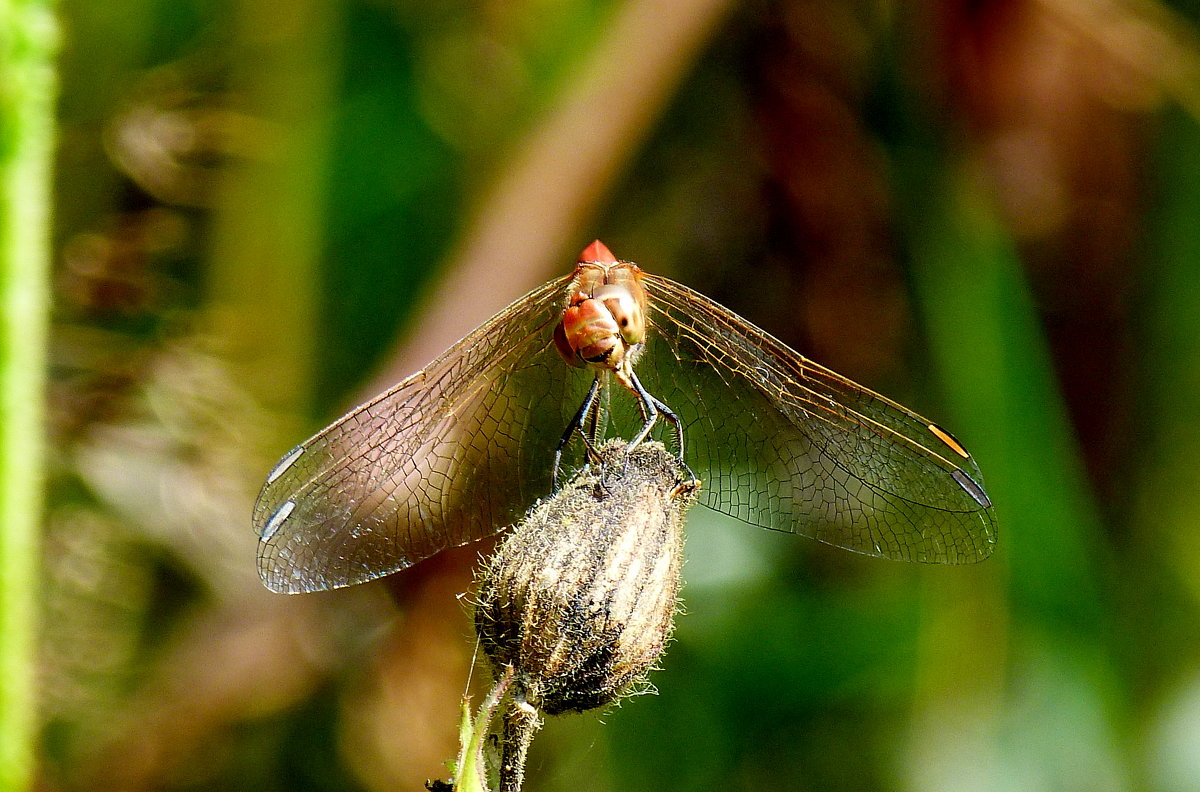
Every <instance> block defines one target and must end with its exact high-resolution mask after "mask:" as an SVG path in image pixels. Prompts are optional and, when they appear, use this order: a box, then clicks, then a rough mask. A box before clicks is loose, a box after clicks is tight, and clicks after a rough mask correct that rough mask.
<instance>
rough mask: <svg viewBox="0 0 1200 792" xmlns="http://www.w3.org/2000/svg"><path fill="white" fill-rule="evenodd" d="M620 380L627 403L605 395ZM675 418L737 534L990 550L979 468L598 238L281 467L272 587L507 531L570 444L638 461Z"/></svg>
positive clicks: (315, 586) (955, 556)
mask: <svg viewBox="0 0 1200 792" xmlns="http://www.w3.org/2000/svg"><path fill="white" fill-rule="evenodd" d="M564 361H566V363H567V364H570V365H564ZM610 381H616V382H617V383H619V384H620V385H622V386H623V389H624V390H627V391H629V392H630V393H631V394H632V395H633V398H632V399H631V398H627V397H626V396H625V395H622V394H616V395H613V396H612V397H611V398H608V397H607V388H608V384H609V382H610ZM618 396H620V398H618ZM580 405H582V406H580ZM660 414H661V415H663V416H664V417H665V418H667V420H668V422H669V423H670V424H671V426H670V427H669V431H671V432H672V433H673V435H674V438H673V440H674V443H675V448H676V449H677V450H678V454H679V459H680V461H681V462H683V463H684V465H685V467H686V468H690V470H691V471H694V473H695V475H696V476H697V477H698V478H699V479H700V480H701V481H703V488H702V491H701V494H700V501H701V502H702V503H704V504H705V505H707V506H709V507H710V508H713V509H715V510H717V511H720V512H723V513H725V514H728V515H730V516H732V517H735V518H737V519H740V520H743V521H745V522H748V523H751V524H754V525H759V526H763V527H766V528H773V529H777V530H782V531H789V532H793V533H799V534H802V535H804V536H808V537H811V538H814V539H818V540H820V541H822V542H826V543H828V544H832V545H836V546H838V547H843V548H846V549H849V550H853V551H855V552H860V553H866V554H868V555H874V556H880V557H884V558H894V559H901V560H909V561H921V562H928V563H971V562H975V561H980V560H982V559H984V558H986V557H987V556H988V555H990V554H991V552H992V549H993V547H994V545H995V541H996V524H995V515H994V511H993V508H992V504H991V501H990V499H989V498H988V495H987V493H986V491H985V490H984V488H983V483H982V477H981V475H980V473H979V468H978V466H977V465H976V463H975V460H974V459H973V458H972V457H971V455H970V454H969V453H968V452H967V451H966V449H965V448H964V447H963V446H962V445H961V444H960V443H959V442H958V441H957V440H955V439H954V438H953V437H952V436H951V435H950V434H949V432H947V431H946V430H944V429H942V428H940V427H939V426H938V425H936V424H934V423H932V422H930V421H929V420H928V419H926V418H923V417H921V416H920V415H918V414H916V413H914V412H913V411H911V410H909V409H907V408H905V407H903V406H901V405H900V404H897V403H896V402H894V401H891V400H890V399H887V398H886V397H883V396H880V395H878V394H876V393H873V392H871V391H870V390H868V389H866V388H864V387H862V386H860V385H857V384H856V383H854V382H851V381H850V380H848V379H846V378H845V377H842V376H841V375H839V374H837V373H835V372H833V371H831V370H829V369H827V368H824V367H823V366H821V365H819V364H817V363H815V362H813V361H811V360H809V359H807V358H805V357H804V356H802V355H801V354H799V353H798V352H796V351H795V350H793V349H791V348H790V347H788V346H787V345H785V344H783V343H782V342H781V341H779V340H778V339H776V338H774V337H773V336H771V335H770V334H769V333H767V332H765V331H764V330H762V329H760V328H758V327H755V326H754V325H752V324H751V323H749V322H747V321H746V320H745V319H742V318H741V317H739V316H738V315H736V314H734V313H733V312H732V311H729V310H728V309H727V308H724V307H723V306H720V305H718V304H717V303H715V302H713V301H712V300H710V299H708V298H707V297H705V296H703V295H701V294H699V293H697V292H695V291H692V290H691V289H689V288H687V287H686V286H683V285H681V284H679V283H676V282H674V281H672V280H669V279H667V278H663V277H659V276H656V275H653V274H650V273H647V272H644V271H642V270H641V269H639V268H638V267H637V266H636V265H635V264H632V263H630V262H625V261H619V260H617V259H616V257H615V256H613V254H612V253H611V252H610V251H609V250H608V248H606V247H605V246H604V245H603V244H602V243H600V242H598V241H597V242H595V243H593V244H592V245H589V246H588V247H587V248H586V249H585V250H584V252H583V254H582V255H581V256H580V261H579V263H578V265H577V266H576V268H575V270H574V272H572V274H571V275H570V276H568V277H565V278H560V279H557V280H553V281H550V282H549V283H546V284H544V285H542V286H540V287H538V288H537V289H534V290H533V291H531V292H530V293H529V294H527V295H525V296H524V297H522V298H521V299H519V300H517V301H516V302H514V303H512V304H511V305H509V306H508V307H507V308H505V309H504V310H503V311H502V312H500V313H499V314H497V315H496V316H494V317H493V318H492V319H490V320H489V321H488V322H486V323H484V324H483V325H481V326H480V327H479V328H477V329H476V330H474V331H473V332H472V333H470V334H469V335H468V336H467V337H466V338H464V339H462V340H461V341H459V342H458V343H456V344H455V345H454V346H452V347H451V348H450V349H448V350H447V351H446V352H445V353H443V354H442V355H441V356H440V357H439V358H438V359H437V360H435V361H433V362H432V363H431V364H430V365H429V366H428V367H426V368H425V369H424V370H422V371H419V372H417V373H416V374H414V375H412V376H411V377H409V378H408V379H406V380H404V381H403V382H401V383H399V384H398V385H396V386H395V387H394V388H392V389H391V390H389V391H387V392H386V393H383V394H381V395H379V396H378V397H376V398H375V399H373V400H372V401H370V402H368V403H367V404H364V405H362V406H360V407H358V408H356V409H355V410H353V411H351V412H350V413H349V414H347V415H346V416H343V417H342V418H341V419H339V420H338V421H336V422H335V423H333V424H332V425H330V426H329V427H327V428H326V429H324V430H322V431H321V432H319V433H317V434H316V435H314V436H313V437H312V438H310V439H309V440H308V441H306V442H304V443H302V444H301V445H299V446H297V447H295V448H294V449H292V450H291V451H289V452H288V453H287V454H285V455H284V457H283V458H282V459H281V460H280V462H279V463H278V464H277V465H276V466H275V467H274V468H273V469H272V471H271V473H270V474H269V475H268V478H267V482H266V484H265V485H264V487H263V489H262V492H261V494H260V495H259V498H258V501H257V503H256V504H255V509H254V524H255V527H256V529H257V530H258V533H259V536H260V542H259V571H260V573H261V575H262V577H263V581H264V583H266V585H267V586H268V587H269V588H271V589H273V590H276V591H283V592H299V591H317V590H322V589H328V588H336V587H339V586H345V585H350V584H353V583H359V582H362V581H365V580H370V579H372V578H376V577H379V576H382V575H386V574H388V573H390V572H395V571H396V570H398V569H403V568H405V567H407V566H411V565H412V564H414V563H416V562H418V561H420V560H421V559H423V558H426V557H428V556H430V555H432V554H434V553H436V552H438V551H439V550H441V549H444V548H447V547H453V546H457V545H461V544H465V543H467V542H470V541H474V540H477V539H480V538H483V537H485V536H489V535H492V534H494V533H496V532H497V531H499V530H502V529H503V528H505V527H506V526H508V525H512V524H514V523H515V522H517V521H518V520H519V519H520V518H521V517H522V515H524V514H525V512H526V510H527V509H529V507H530V506H531V505H532V504H533V503H534V502H535V501H536V500H538V499H539V498H544V497H546V496H547V495H548V494H549V493H550V491H551V482H552V481H553V480H554V477H555V474H556V472H557V470H558V468H559V457H560V455H562V454H563V452H564V447H565V446H567V442H568V440H569V439H570V438H571V437H572V436H573V434H574V433H575V432H578V433H579V434H580V435H582V437H583V439H584V441H585V445H586V446H588V447H589V448H591V447H594V446H595V445H597V444H598V443H600V442H601V441H602V440H604V439H607V438H613V437H624V438H627V439H630V441H631V442H630V443H629V448H631V449H632V448H633V447H635V446H637V445H638V444H640V443H641V442H642V441H644V440H646V439H650V438H653V437H654V436H655V433H656V432H658V431H659V430H658V428H657V426H658V424H656V422H655V419H656V418H657V416H658V415H660ZM564 427H566V429H567V431H566V432H564ZM685 437H686V439H687V447H686V449H685V448H684V447H683V440H684V438H685ZM567 451H568V457H571V458H574V459H575V460H576V462H577V463H582V462H583V461H584V459H586V458H584V459H579V458H575V457H572V456H571V455H573V454H575V453H576V452H574V451H572V450H571V449H570V448H567Z"/></svg>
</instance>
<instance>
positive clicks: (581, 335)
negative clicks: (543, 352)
mask: <svg viewBox="0 0 1200 792" xmlns="http://www.w3.org/2000/svg"><path fill="white" fill-rule="evenodd" d="M584 256H597V257H599V258H597V259H595V260H593V259H590V258H589V259H585V258H584ZM645 340H646V290H645V289H644V288H643V287H642V271H641V269H639V268H638V266H637V265H636V264H633V263H630V262H628V261H617V260H616V258H614V257H613V255H612V253H611V252H609V250H608V248H607V247H604V245H603V244H602V243H601V242H599V241H596V242H593V243H592V244H591V245H590V246H589V247H588V248H587V249H586V250H584V252H583V254H582V255H581V256H580V260H579V264H578V266H576V268H575V276H574V281H573V286H572V294H571V298H570V302H569V303H568V304H567V309H566V310H565V311H563V318H562V321H561V322H559V323H558V324H557V325H555V327H554V343H555V345H556V346H557V348H558V351H559V354H561V355H562V356H563V359H564V360H566V361H567V363H569V364H570V365H572V366H577V367H583V366H585V365H588V366H592V367H593V368H596V369H599V370H610V371H619V370H622V368H623V367H624V366H625V360H626V358H627V357H630V356H631V355H632V354H634V350H635V349H636V348H637V346H638V345H639V344H641V343H642V342H644V341H645ZM632 363H633V361H632V360H630V363H629V365H630V367H631V366H632Z"/></svg>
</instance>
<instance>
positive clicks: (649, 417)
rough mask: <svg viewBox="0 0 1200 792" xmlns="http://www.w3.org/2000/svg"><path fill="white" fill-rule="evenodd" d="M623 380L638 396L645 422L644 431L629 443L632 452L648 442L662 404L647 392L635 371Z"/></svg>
mask: <svg viewBox="0 0 1200 792" xmlns="http://www.w3.org/2000/svg"><path fill="white" fill-rule="evenodd" d="M623 379H624V381H623V382H622V384H624V385H626V386H627V387H628V388H629V389H630V390H631V391H633V395H635V396H637V400H638V409H640V410H641V413H642V420H643V421H644V423H643V424H642V431H640V432H638V434H637V437H635V438H633V440H632V441H630V443H629V450H630V451H632V450H633V449H635V448H637V447H638V446H640V445H641V444H642V443H644V442H646V438H647V437H649V436H650V430H651V429H653V428H654V423H655V422H656V421H657V420H658V405H660V404H662V402H660V401H659V400H658V399H656V398H654V397H653V396H651V395H650V394H649V393H647V392H646V389H645V388H644V387H642V382H641V380H639V379H638V378H637V374H634V373H633V369H629V371H628V372H626V373H625V377H624V378H623ZM672 415H674V413H672ZM676 420H678V418H676Z"/></svg>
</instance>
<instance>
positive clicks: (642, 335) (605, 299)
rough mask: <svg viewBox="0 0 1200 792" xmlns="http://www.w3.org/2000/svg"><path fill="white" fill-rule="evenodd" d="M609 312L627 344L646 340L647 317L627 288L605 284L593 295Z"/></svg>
mask: <svg viewBox="0 0 1200 792" xmlns="http://www.w3.org/2000/svg"><path fill="white" fill-rule="evenodd" d="M592 298H593V299H595V300H599V301H600V302H601V303H603V304H604V307H605V308H606V309H607V310H608V313H609V315H610V316H611V317H612V318H613V322H615V323H616V325H617V327H618V328H619V329H620V333H621V338H622V340H624V341H625V343H626V344H629V345H630V346H632V345H633V344H640V343H642V342H643V341H645V340H646V317H645V313H644V312H643V311H642V306H641V304H640V303H639V302H638V300H637V299H636V298H635V297H634V296H633V294H631V293H630V292H629V289H628V288H626V287H625V286H617V285H614V284H605V285H604V286H601V287H600V288H598V289H596V291H595V292H594V293H593V294H592Z"/></svg>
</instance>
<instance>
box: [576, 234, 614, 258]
mask: <svg viewBox="0 0 1200 792" xmlns="http://www.w3.org/2000/svg"><path fill="white" fill-rule="evenodd" d="M592 261H598V262H601V263H604V264H616V263H617V257H616V256H614V255H613V254H612V251H611V250H609V249H608V246H606V245H605V244H604V243H603V242H601V241H600V240H599V239H597V240H596V241H594V242H592V244H590V245H588V246H587V247H585V248H584V249H583V252H582V253H580V254H579V263H580V264H587V263H589V262H592Z"/></svg>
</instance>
